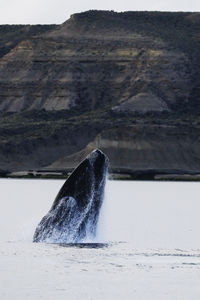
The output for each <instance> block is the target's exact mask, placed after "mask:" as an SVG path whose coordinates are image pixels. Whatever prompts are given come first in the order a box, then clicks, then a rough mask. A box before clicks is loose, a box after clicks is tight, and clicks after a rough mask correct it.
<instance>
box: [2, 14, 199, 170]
mask: <svg viewBox="0 0 200 300" xmlns="http://www.w3.org/2000/svg"><path fill="white" fill-rule="evenodd" d="M199 20H200V14H199V13H159V12H157V13H154V12H127V13H115V12H105V11H89V12H85V13H81V14H75V15H73V16H72V17H71V18H70V19H69V20H68V21H66V22H65V23H63V24H61V25H58V26H55V25H52V26H0V33H1V37H0V39H1V41H2V44H1V48H0V111H1V119H0V136H1V142H0V143H1V147H0V157H1V164H0V168H4V169H12V170H22V169H29V168H41V167H46V166H49V167H52V168H67V167H70V166H71V165H73V164H74V163H76V162H77V160H78V159H81V154H80V155H79V154H74V153H85V152H84V151H86V152H87V149H88V147H89V148H91V147H96V145H97V144H98V146H100V147H101V148H103V150H105V152H106V153H107V154H108V155H109V157H111V162H112V166H113V167H114V168H128V169H134V170H137V169H138V170H140V169H156V168H157V169H180V170H181V169H184V170H199V169H200V162H199V160H198V151H199V140H198V129H199V117H198V115H199V112H200V108H199V96H200V89H199V86H200V77H199V72H198V71H199V64H200V63H199V62H200V54H199V53H200V51H199V50H200V40H199V31H200V30H199ZM191 132H193V134H191ZM95 137H96V138H95ZM92 141H93V142H92ZM97 141H98V143H97ZM85 147H86V148H85ZM84 148H85V149H86V150H82V149H84ZM80 151H82V152H80ZM68 158H69V159H68ZM70 159H71V160H70Z"/></svg>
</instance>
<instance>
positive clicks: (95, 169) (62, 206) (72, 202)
mask: <svg viewBox="0 0 200 300" xmlns="http://www.w3.org/2000/svg"><path fill="white" fill-rule="evenodd" d="M107 169H108V158H107V156H106V155H105V154H104V153H103V152H102V151H100V150H98V149H97V150H94V151H93V152H91V153H90V154H89V155H88V156H87V157H86V159H85V160H83V161H82V162H81V163H80V165H79V166H78V167H77V168H76V169H75V170H74V172H73V173H72V174H71V176H70V177H69V178H68V179H67V180H66V182H65V183H64V185H63V186H62V188H61V189H60V191H59V193H58V195H57V197H56V199H55V200H54V203H53V205H52V207H51V209H50V211H49V212H48V213H47V215H45V216H44V217H43V219H42V220H41V222H40V223H39V225H38V226H37V228H36V230H35V233H34V237H33V241H34V242H49V243H76V242H82V241H84V240H85V239H86V238H87V239H88V238H89V239H91V238H94V237H95V235H96V229H97V223H98V217H99V212H100V208H101V205H102V202H103V198H104V189H105V182H106V175H107Z"/></svg>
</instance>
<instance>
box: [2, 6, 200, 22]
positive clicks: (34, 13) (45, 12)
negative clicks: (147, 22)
mask: <svg viewBox="0 0 200 300" xmlns="http://www.w3.org/2000/svg"><path fill="white" fill-rule="evenodd" d="M90 9H100V10H115V11H130V10H132V11H135V10H149V11H152V10H153V11H155V10H156V11H200V0H122V1H121V0H79V1H78V0H0V24H61V23H63V22H64V21H66V20H67V19H68V18H69V17H70V15H71V14H73V13H76V12H82V11H86V10H90Z"/></svg>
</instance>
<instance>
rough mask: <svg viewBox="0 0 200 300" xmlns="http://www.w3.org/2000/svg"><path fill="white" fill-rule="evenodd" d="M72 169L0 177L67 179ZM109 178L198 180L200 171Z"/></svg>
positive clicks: (112, 177) (123, 174)
mask: <svg viewBox="0 0 200 300" xmlns="http://www.w3.org/2000/svg"><path fill="white" fill-rule="evenodd" d="M72 171H73V170H66V171H58V170H57V171H52V170H51V171H46V170H38V171H36V170H29V171H19V172H4V173H0V178H10V179H65V180H66V179H67V178H68V177H69V176H70V174H71V173H72ZM108 178H109V179H110V180H129V181H194V182H197V181H200V173H191V172H180V171H179V172H174V173H171V172H166V171H165V172H164V171H163V172H161V171H159V172H156V171H154V172H152V171H151V172H148V171H135V172H120V171H116V172H112V171H111V172H109V175H108Z"/></svg>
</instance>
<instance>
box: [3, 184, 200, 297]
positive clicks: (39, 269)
mask: <svg viewBox="0 0 200 300" xmlns="http://www.w3.org/2000/svg"><path fill="white" fill-rule="evenodd" d="M63 183H64V181H63V180H14V179H1V180H0V207H1V209H0V299H2V300H8V299H9V300H13V299H15V300H25V299H26V300H28V299H31V300H32V299H33V300H37V299H45V300H51V299H52V300H55V299H59V300H60V299H67V300H77V299H81V300H86V299H87V300H99V299H101V300H102V299H103V300H112V299H113V300H116V299H120V300H121V299H123V300H126V299H127V300H132V299H136V300H143V299H144V300H151V299H152V300H165V299H168V300H175V299H180V300H199V299H200V284H199V283H200V217H199V216H200V183H198V182H196V183H195V182H193V183H189V182H139V181H108V184H107V187H106V197H105V201H104V205H103V207H102V211H101V214H100V220H99V226H98V234H97V237H96V239H95V240H93V241H86V243H84V244H74V245H72V244H71V245H65V244H37V243H32V237H33V233H34V230H35V228H36V226H37V224H38V223H39V221H40V220H41V218H42V217H43V216H44V215H45V214H46V213H47V211H48V210H49V208H50V207H51V205H52V203H53V200H54V198H55V196H56V194H57V193H58V191H59V189H60V187H61V186H62V184H63Z"/></svg>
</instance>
